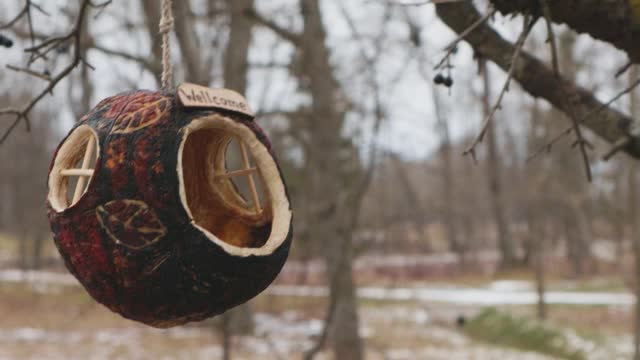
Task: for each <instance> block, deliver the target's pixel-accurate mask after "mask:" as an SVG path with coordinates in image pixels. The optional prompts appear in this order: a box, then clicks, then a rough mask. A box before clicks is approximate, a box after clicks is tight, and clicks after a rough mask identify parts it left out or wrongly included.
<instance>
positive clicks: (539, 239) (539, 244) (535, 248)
mask: <svg viewBox="0 0 640 360" xmlns="http://www.w3.org/2000/svg"><path fill="white" fill-rule="evenodd" d="M528 222H529V237H530V239H529V243H530V244H531V246H532V252H533V254H532V255H533V265H534V269H535V271H534V272H535V278H536V292H537V293H538V303H537V315H538V319H539V320H544V319H546V318H547V306H546V303H545V299H544V293H545V291H546V284H545V277H544V250H545V239H546V237H547V234H548V231H547V228H546V226H547V225H548V224H547V223H546V221H545V220H544V219H536V218H535V215H534V214H533V213H532V211H530V212H529V214H528Z"/></svg>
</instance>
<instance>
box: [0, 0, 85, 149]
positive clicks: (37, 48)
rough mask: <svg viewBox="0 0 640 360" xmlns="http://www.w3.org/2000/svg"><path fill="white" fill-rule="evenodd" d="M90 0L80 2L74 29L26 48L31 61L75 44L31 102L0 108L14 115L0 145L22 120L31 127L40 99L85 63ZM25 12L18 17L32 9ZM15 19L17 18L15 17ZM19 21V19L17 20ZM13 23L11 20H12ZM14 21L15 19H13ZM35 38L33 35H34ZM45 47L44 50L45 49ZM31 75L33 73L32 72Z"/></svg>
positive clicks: (0, 139) (0, 113)
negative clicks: (83, 46) (84, 30)
mask: <svg viewBox="0 0 640 360" xmlns="http://www.w3.org/2000/svg"><path fill="white" fill-rule="evenodd" d="M91 5H92V4H91V1H90V0H83V1H82V3H81V4H80V9H79V11H78V17H77V19H76V21H75V24H74V25H73V27H72V29H71V30H70V31H69V32H68V33H67V34H66V35H64V36H59V37H54V38H51V39H48V40H44V41H43V42H42V43H40V44H38V45H32V46H31V47H29V48H27V49H25V52H29V53H31V54H32V58H31V59H30V60H29V63H31V62H32V61H34V57H35V58H40V57H43V56H46V53H47V52H49V51H51V49H54V48H57V47H58V46H60V45H63V44H65V43H66V42H67V41H72V42H73V44H74V49H73V58H72V60H71V62H70V63H69V64H68V65H67V66H66V67H65V68H63V69H62V70H61V71H60V72H59V73H58V74H57V75H56V76H52V77H50V78H49V79H48V81H49V84H48V85H47V87H46V88H44V89H43V90H42V91H40V93H38V94H37V95H36V96H35V97H33V98H32V99H31V101H30V102H29V103H27V104H26V105H25V106H24V107H22V108H21V109H15V108H5V109H0V116H2V115H14V116H15V117H14V120H13V122H12V123H11V124H10V125H9V127H8V128H7V130H5V132H4V133H3V135H2V137H0V145H2V144H3V143H4V141H5V140H6V139H7V138H8V137H9V135H10V134H11V133H12V132H13V130H14V129H15V128H16V126H17V125H18V124H19V123H20V121H24V122H25V125H26V128H27V131H29V129H30V121H29V113H30V112H31V110H32V109H33V108H34V107H35V106H36V104H38V102H39V101H40V100H42V99H43V98H44V97H45V96H46V95H47V94H51V93H52V92H53V89H54V88H55V87H56V85H57V84H58V83H59V82H60V81H62V80H63V79H64V78H66V77H67V76H68V75H69V74H70V73H71V71H72V70H73V69H74V68H76V67H77V66H78V65H79V64H81V63H84V59H82V56H81V54H82V51H81V40H82V31H81V29H82V25H83V23H84V21H86V13H87V7H89V6H91ZM27 6H28V7H29V8H30V6H33V4H32V3H31V2H30V1H27V5H25V8H27ZM23 11H24V12H25V14H23V15H19V16H18V17H21V16H25V15H26V14H27V13H28V12H29V11H30V10H29V9H27V10H23ZM14 20H15V19H14ZM16 21H17V20H16ZM10 23H11V22H10ZM12 23H15V21H13V20H12ZM32 38H33V37H32ZM43 49H44V50H43ZM30 75H33V74H31V73H30Z"/></svg>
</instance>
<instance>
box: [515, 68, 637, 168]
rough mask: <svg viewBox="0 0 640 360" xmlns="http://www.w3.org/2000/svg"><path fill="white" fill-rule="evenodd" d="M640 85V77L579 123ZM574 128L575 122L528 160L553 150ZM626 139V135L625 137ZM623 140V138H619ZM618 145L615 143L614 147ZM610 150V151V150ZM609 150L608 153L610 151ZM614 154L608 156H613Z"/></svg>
mask: <svg viewBox="0 0 640 360" xmlns="http://www.w3.org/2000/svg"><path fill="white" fill-rule="evenodd" d="M639 85H640V79H636V80H635V81H634V82H633V83H631V85H629V86H628V87H626V88H625V89H623V90H622V91H620V92H619V93H618V94H617V95H616V96H614V97H612V98H611V99H610V100H609V101H607V102H606V103H604V104H602V105H600V106H599V107H597V108H595V109H594V110H592V111H590V112H588V113H587V114H585V116H583V117H582V118H581V119H579V120H577V123H578V124H579V125H580V124H582V123H584V122H585V121H587V120H589V119H590V118H591V117H592V116H594V115H596V114H598V113H599V112H600V111H602V110H604V109H606V108H608V107H609V106H611V104H613V103H614V102H616V101H618V100H619V99H620V98H622V97H623V96H624V95H626V94H629V93H630V92H632V91H633V90H634V89H635V88H637V87H638V86H639ZM573 130H574V126H573V124H572V125H571V126H569V127H567V128H566V129H564V130H563V131H561V132H560V133H559V134H558V135H556V136H554V137H553V138H552V139H551V140H550V141H549V142H547V143H546V144H544V145H543V146H541V147H540V148H538V150H536V151H535V152H534V153H533V154H531V155H530V156H529V157H528V158H527V162H529V161H531V160H533V159H535V158H537V157H538V156H540V154H542V153H543V152H548V151H550V150H551V148H552V147H553V146H554V145H555V144H557V143H558V142H559V141H560V140H562V139H563V138H564V137H565V136H567V135H569V134H571V132H572V131H573ZM624 139H626V137H625V138H624ZM619 141H621V140H619ZM619 141H616V144H618V142H619ZM615 147H617V146H616V145H615V144H614V148H615ZM622 148H624V146H623V147H621V148H620V149H619V150H621V149H622ZM609 152H610V151H609ZM609 152H607V153H609ZM611 156H612V155H610V156H608V157H611Z"/></svg>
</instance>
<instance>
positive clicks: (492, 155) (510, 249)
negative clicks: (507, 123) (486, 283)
mask: <svg viewBox="0 0 640 360" xmlns="http://www.w3.org/2000/svg"><path fill="white" fill-rule="evenodd" d="M481 66H482V72H483V79H484V94H483V97H482V109H483V113H484V116H485V117H487V116H488V115H489V112H490V111H491V105H490V99H491V80H490V79H489V73H488V72H489V69H488V67H487V62H486V61H484V60H483V61H482V65H481ZM486 137H487V178H488V181H489V202H490V203H491V210H492V213H493V219H494V222H495V225H496V231H497V235H498V247H499V249H500V255H501V267H502V268H510V267H513V266H514V265H515V262H516V257H515V249H514V246H513V239H512V237H511V231H510V230H509V224H508V223H507V219H506V216H505V211H504V199H503V194H502V185H501V181H500V174H502V167H501V164H500V157H499V156H498V146H497V143H496V134H495V127H494V126H493V122H490V123H489V128H488V130H487V134H486Z"/></svg>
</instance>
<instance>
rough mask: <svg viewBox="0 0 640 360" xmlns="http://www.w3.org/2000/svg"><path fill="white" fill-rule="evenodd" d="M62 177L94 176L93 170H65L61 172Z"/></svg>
mask: <svg viewBox="0 0 640 360" xmlns="http://www.w3.org/2000/svg"><path fill="white" fill-rule="evenodd" d="M60 175H62V176H86V177H91V176H93V169H65V170H62V171H60Z"/></svg>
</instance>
